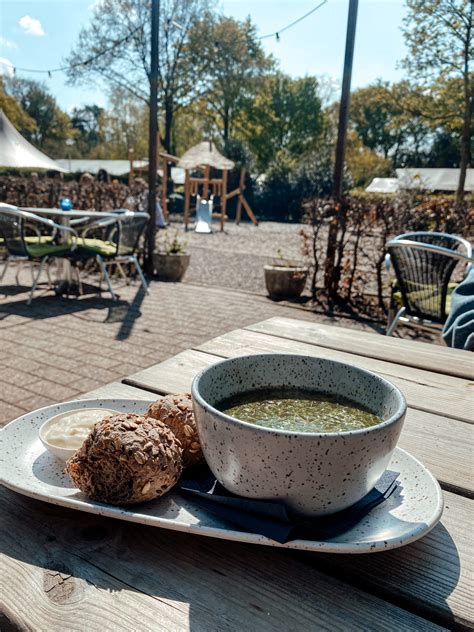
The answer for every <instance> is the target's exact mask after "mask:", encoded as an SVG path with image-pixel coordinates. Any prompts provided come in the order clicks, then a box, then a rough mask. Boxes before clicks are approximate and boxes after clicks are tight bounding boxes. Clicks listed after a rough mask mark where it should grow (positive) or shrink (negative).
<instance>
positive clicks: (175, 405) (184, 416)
mask: <svg viewBox="0 0 474 632" xmlns="http://www.w3.org/2000/svg"><path fill="white" fill-rule="evenodd" d="M146 414H147V415H148V416H149V417H152V418H153V419H158V420H159V421H162V422H163V423H164V424H166V426H168V428H170V429H171V430H172V431H173V432H174V434H175V435H176V437H177V438H178V439H179V441H180V443H181V447H182V448H183V465H184V467H190V466H191V465H197V464H198V463H204V455H203V453H202V449H201V443H200V441H199V435H198V431H197V427H196V423H195V421H194V412H193V402H192V399H191V394H190V393H180V394H178V395H167V396H166V397H162V398H161V399H158V400H157V401H156V402H154V403H153V404H151V405H150V407H149V408H148V411H147V413H146Z"/></svg>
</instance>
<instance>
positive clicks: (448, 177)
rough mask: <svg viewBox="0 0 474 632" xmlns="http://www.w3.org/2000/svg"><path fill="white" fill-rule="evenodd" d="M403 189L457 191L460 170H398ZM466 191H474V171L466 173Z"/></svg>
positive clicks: (470, 170) (469, 170)
mask: <svg viewBox="0 0 474 632" xmlns="http://www.w3.org/2000/svg"><path fill="white" fill-rule="evenodd" d="M396 172H397V178H398V181H399V185H400V188H401V189H425V190H428V191H456V190H457V188H458V181H459V169H396ZM464 190H465V191H474V169H468V170H467V173H466V182H465V184H464Z"/></svg>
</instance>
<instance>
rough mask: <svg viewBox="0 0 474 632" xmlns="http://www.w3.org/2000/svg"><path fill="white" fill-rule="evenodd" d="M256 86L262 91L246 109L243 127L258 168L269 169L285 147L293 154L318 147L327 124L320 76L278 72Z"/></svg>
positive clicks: (242, 120) (243, 134)
mask: <svg viewBox="0 0 474 632" xmlns="http://www.w3.org/2000/svg"><path fill="white" fill-rule="evenodd" d="M254 87H255V88H258V91H257V92H256V94H255V96H254V97H253V99H250V100H249V102H248V104H247V106H246V107H245V110H244V111H243V112H242V115H241V117H240V119H239V128H240V130H241V134H242V136H243V137H244V138H245V139H246V140H247V143H248V145H249V147H250V149H251V151H252V152H253V153H254V154H255V156H256V158H257V166H258V168H259V169H260V170H261V171H265V169H266V168H267V167H268V166H269V165H270V163H271V162H272V160H273V159H274V158H275V156H276V154H277V153H278V151H280V150H282V149H284V150H286V151H288V152H289V154H290V155H293V156H300V155H301V154H304V153H305V152H308V151H310V150H312V149H314V148H315V147H316V145H317V142H318V139H319V137H320V135H321V131H322V126H323V116H322V111H321V100H320V98H319V85H318V81H317V80H316V78H315V77H304V78H302V79H292V78H291V77H288V76H286V75H284V74H281V73H277V74H276V75H273V76H268V77H263V78H261V79H258V80H256V81H255V83H254Z"/></svg>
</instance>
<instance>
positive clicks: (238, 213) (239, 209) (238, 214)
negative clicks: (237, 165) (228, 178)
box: [235, 169, 245, 226]
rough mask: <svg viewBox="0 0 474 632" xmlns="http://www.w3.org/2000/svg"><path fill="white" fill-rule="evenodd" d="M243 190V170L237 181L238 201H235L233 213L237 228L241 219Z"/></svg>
mask: <svg viewBox="0 0 474 632" xmlns="http://www.w3.org/2000/svg"><path fill="white" fill-rule="evenodd" d="M244 189H245V169H241V170H240V180H239V199H238V201H237V210H236V212H235V223H236V224H237V226H238V225H239V224H240V219H241V217H242V194H243V192H244Z"/></svg>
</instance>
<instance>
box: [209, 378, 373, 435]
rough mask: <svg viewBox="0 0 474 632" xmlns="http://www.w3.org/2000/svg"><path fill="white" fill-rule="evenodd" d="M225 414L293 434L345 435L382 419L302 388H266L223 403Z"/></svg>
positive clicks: (345, 401)
mask: <svg viewBox="0 0 474 632" xmlns="http://www.w3.org/2000/svg"><path fill="white" fill-rule="evenodd" d="M217 408H218V409H219V410H221V411H222V412H224V413H226V415H231V416H232V417H236V418H237V419H240V420H242V421H246V422H248V423H251V424H256V425H258V426H265V427H267V428H275V429H276V430H289V431H291V432H346V431H348V430H359V429H360V428H368V427H369V426H375V425H376V424H378V423H380V422H381V419H380V418H379V417H377V415H374V414H373V413H371V412H370V411H369V410H367V409H365V408H363V407H361V406H360V405H359V404H355V403H354V402H351V401H350V400H348V399H345V398H341V397H337V396H334V395H328V394H326V393H318V392H317V391H311V390H299V389H281V388H279V389H263V390H259V391H251V392H249V393H242V394H240V395H236V396H235V397H231V398H229V399H226V400H224V401H222V402H221V403H220V404H219V405H218V406H217Z"/></svg>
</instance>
